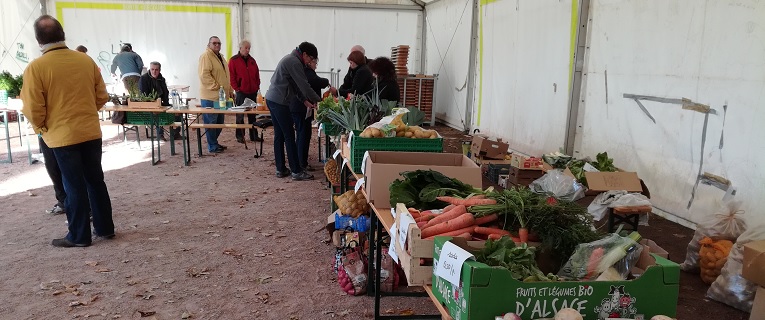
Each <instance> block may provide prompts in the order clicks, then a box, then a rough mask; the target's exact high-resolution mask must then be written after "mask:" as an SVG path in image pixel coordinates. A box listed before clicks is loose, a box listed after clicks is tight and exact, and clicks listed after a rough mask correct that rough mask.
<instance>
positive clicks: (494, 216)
mask: <svg viewBox="0 0 765 320" xmlns="http://www.w3.org/2000/svg"><path fill="white" fill-rule="evenodd" d="M497 219H499V216H498V215H497V214H496V213H495V214H490V215H488V216H483V217H480V218H475V225H477V226H480V225H482V224H486V223H489V222H492V221H496V220H497Z"/></svg>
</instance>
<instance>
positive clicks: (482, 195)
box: [470, 194, 486, 199]
mask: <svg viewBox="0 0 765 320" xmlns="http://www.w3.org/2000/svg"><path fill="white" fill-rule="evenodd" d="M470 199H486V195H485V194H477V195H474V196H472V197H470Z"/></svg>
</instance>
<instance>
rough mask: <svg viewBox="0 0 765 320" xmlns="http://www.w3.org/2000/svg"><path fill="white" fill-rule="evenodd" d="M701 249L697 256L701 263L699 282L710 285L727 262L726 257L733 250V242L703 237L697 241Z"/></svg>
mask: <svg viewBox="0 0 765 320" xmlns="http://www.w3.org/2000/svg"><path fill="white" fill-rule="evenodd" d="M699 244H700V245H701V249H700V250H699V256H700V258H699V259H700V261H701V263H700V264H699V267H700V269H701V280H702V281H704V282H706V284H712V282H714V281H715V279H717V276H719V275H720V272H721V271H722V268H723V266H724V265H725V262H727V261H728V255H729V254H730V250H731V249H732V248H733V242H732V241H730V240H714V239H712V238H710V237H704V239H701V241H699Z"/></svg>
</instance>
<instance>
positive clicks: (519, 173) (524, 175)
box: [509, 166, 545, 186]
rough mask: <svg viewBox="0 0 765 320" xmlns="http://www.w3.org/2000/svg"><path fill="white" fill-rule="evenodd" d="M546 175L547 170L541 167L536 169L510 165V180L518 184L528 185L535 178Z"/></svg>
mask: <svg viewBox="0 0 765 320" xmlns="http://www.w3.org/2000/svg"><path fill="white" fill-rule="evenodd" d="M543 175H545V171H543V170H542V169H541V168H534V169H521V168H518V167H516V166H512V167H510V173H509V176H510V178H509V181H510V183H512V184H514V185H516V186H528V185H529V184H531V183H532V182H534V180H536V179H539V178H541V177H542V176H543Z"/></svg>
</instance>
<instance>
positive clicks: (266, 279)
mask: <svg viewBox="0 0 765 320" xmlns="http://www.w3.org/2000/svg"><path fill="white" fill-rule="evenodd" d="M255 282H257V283H269V282H271V276H264V277H260V278H258V279H256V280H255Z"/></svg>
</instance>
